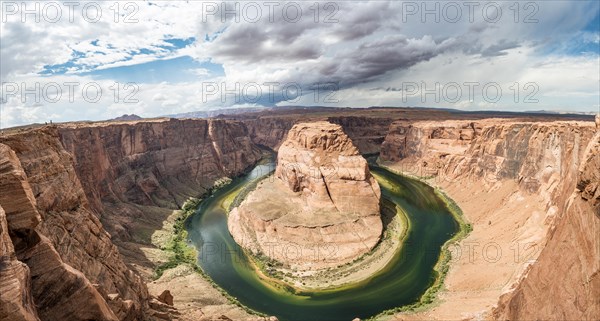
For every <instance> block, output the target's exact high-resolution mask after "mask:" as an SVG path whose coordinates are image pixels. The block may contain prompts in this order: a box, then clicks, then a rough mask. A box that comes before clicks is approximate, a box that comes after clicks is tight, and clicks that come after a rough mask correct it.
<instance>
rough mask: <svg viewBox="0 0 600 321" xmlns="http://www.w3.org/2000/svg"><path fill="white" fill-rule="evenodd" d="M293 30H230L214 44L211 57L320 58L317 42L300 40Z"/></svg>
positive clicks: (256, 27)
mask: <svg viewBox="0 0 600 321" xmlns="http://www.w3.org/2000/svg"><path fill="white" fill-rule="evenodd" d="M284 26H285V25H284ZM265 29H266V30H265ZM290 30H293V28H292V27H290V26H287V27H283V28H279V29H276V28H264V26H261V25H250V26H244V27H243V28H239V27H238V28H230V29H229V30H228V32H227V33H225V34H224V35H223V36H221V37H219V38H218V41H216V42H215V43H214V46H213V47H212V49H211V55H212V56H213V57H218V58H227V59H231V60H237V61H246V62H261V61H270V60H277V61H297V60H307V59H316V58H318V57H320V56H321V50H320V48H319V45H318V42H313V41H310V39H300V38H299V36H300V35H302V33H301V32H300V33H298V32H297V31H290Z"/></svg>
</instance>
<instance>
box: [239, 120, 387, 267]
mask: <svg viewBox="0 0 600 321" xmlns="http://www.w3.org/2000/svg"><path fill="white" fill-rule="evenodd" d="M380 197H381V191H380V189H379V185H378V184H377V182H376V181H375V179H374V178H373V176H372V175H371V174H370V172H369V169H368V165H367V162H366V160H365V159H364V158H363V157H362V156H361V155H360V154H359V152H358V149H357V148H356V147H355V146H354V144H353V143H352V140H350V138H348V136H347V135H346V134H345V133H344V132H343V130H342V128H341V127H340V126H339V125H334V124H331V123H328V122H313V123H300V124H296V125H294V127H293V128H292V129H291V130H290V132H289V133H288V136H287V139H286V141H285V142H284V143H283V144H282V145H281V147H280V148H279V153H278V157H277V168H276V171H275V177H274V178H273V179H268V180H264V181H262V182H261V183H260V184H259V185H258V187H257V188H256V190H255V191H253V192H252V193H250V195H248V197H247V198H246V200H245V201H244V202H243V203H242V204H241V205H240V206H239V207H238V208H236V209H234V210H232V212H231V213H230V216H229V230H230V232H231V234H232V235H233V237H234V239H235V240H236V241H237V242H238V243H239V244H241V245H242V246H245V247H246V248H248V249H250V250H252V251H253V252H254V253H261V254H263V255H266V256H268V257H270V258H272V259H275V260H277V261H280V262H282V263H285V264H289V265H291V266H294V267H297V268H299V269H320V268H324V267H330V266H337V265H340V264H344V263H347V262H350V261H352V260H354V259H356V258H357V257H359V256H360V255H362V254H364V253H366V252H368V251H370V250H371V249H372V248H373V247H374V246H375V245H376V244H377V242H378V241H379V237H380V235H381V231H382V222H381V218H380V213H379V209H380V208H379V201H380Z"/></svg>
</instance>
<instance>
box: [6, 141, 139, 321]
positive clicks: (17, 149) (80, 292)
mask: <svg viewBox="0 0 600 321" xmlns="http://www.w3.org/2000/svg"><path fill="white" fill-rule="evenodd" d="M53 134H55V133H52V132H36V133H33V134H31V135H26V136H22V137H14V136H10V137H8V138H6V139H3V140H2V142H3V143H4V144H0V150H1V152H2V154H0V155H1V159H0V164H1V165H0V176H1V180H0V181H1V182H2V183H1V184H0V204H2V207H3V209H4V211H5V212H6V214H5V215H3V216H2V218H3V219H4V217H5V218H6V220H5V221H6V222H0V223H2V225H3V226H6V227H7V228H6V230H8V234H9V235H10V239H9V240H7V239H6V238H4V237H3V238H2V243H3V244H2V248H3V249H4V250H3V252H5V253H7V254H8V258H9V262H10V264H9V266H8V269H6V267H5V266H4V264H3V265H2V266H1V267H0V270H2V272H1V273H2V278H1V279H3V280H4V282H2V285H3V286H6V288H3V289H2V293H3V295H2V300H1V301H0V302H2V308H1V309H0V311H2V314H3V317H6V318H7V319H9V320H10V319H13V318H15V319H24V320H36V319H37V317H38V316H39V318H40V319H41V320H69V319H76V320H90V319H94V320H117V316H116V315H115V312H114V311H113V310H111V308H110V307H109V303H108V302H107V299H108V298H104V297H102V296H101V294H100V292H99V291H98V290H97V288H96V286H94V285H93V284H92V283H91V282H90V281H89V279H88V277H90V278H91V276H92V275H89V276H88V277H86V276H85V275H84V274H83V273H82V272H81V271H78V270H76V269H75V268H73V267H72V266H71V265H69V262H68V261H69V260H71V261H72V262H75V263H78V264H82V263H88V261H91V262H93V261H94V258H92V257H81V256H80V257H75V255H68V254H70V253H63V254H64V255H63V256H62V257H61V256H60V255H59V253H58V251H57V247H58V246H60V245H63V244H62V243H63V242H60V241H59V242H58V243H53V242H52V241H51V240H50V239H48V238H47V237H46V236H45V235H44V234H43V233H42V231H43V230H45V229H46V227H47V225H46V222H52V221H55V220H61V221H62V222H61V223H62V228H63V229H67V228H70V229H73V228H77V229H79V230H80V231H81V232H82V234H80V237H83V239H84V240H85V241H86V242H89V240H90V239H92V241H91V242H89V243H87V244H92V243H93V241H94V236H95V235H93V234H92V233H91V231H89V230H84V229H85V227H82V228H80V227H79V226H74V225H76V224H75V223H76V222H73V221H66V220H65V221H63V219H64V216H68V215H73V216H79V215H77V214H74V213H73V212H71V211H76V210H77V209H78V208H79V205H77V206H76V208H75V209H73V208H65V207H63V206H64V205H65V202H68V200H67V199H68V198H69V196H70V195H63V194H61V193H60V190H55V189H54V187H56V188H59V187H64V186H62V185H63V184H68V183H67V182H66V180H68V179H69V178H70V173H72V172H73V171H72V167H71V168H70V171H69V169H68V168H66V167H65V166H67V167H68V165H69V163H68V162H67V163H63V162H61V158H60V156H59V155H57V154H55V153H54V151H55V150H54V148H56V147H58V146H60V145H59V144H58V139H57V138H58V136H57V135H53ZM5 144H6V145H5ZM8 146H10V147H8ZM19 156H22V157H21V158H18V157H19ZM69 183H71V184H73V183H75V182H73V181H71V182H69ZM54 184H56V185H55V186H54ZM67 191H69V190H67ZM71 191H72V190H71ZM34 196H35V198H34ZM90 215H91V214H90ZM85 219H86V218H82V219H81V220H80V221H85ZM3 230H5V229H4V228H3ZM3 234H4V231H3ZM48 235H51V234H50V233H49V234H48ZM52 236H53V235H52ZM5 242H7V243H5ZM67 242H68V240H67ZM104 242H106V243H107V246H108V247H109V248H110V249H111V250H112V252H113V253H114V254H115V255H116V256H117V257H118V252H117V251H116V248H115V247H114V246H113V245H112V243H110V240H109V239H108V238H106V239H105V241H104ZM82 247H83V246H82ZM11 248H12V249H11ZM13 250H14V254H13V253H12V251H13ZM5 255H6V254H5ZM5 255H3V260H4V257H5ZM15 256H16V259H17V260H18V261H16V260H15ZM20 262H22V263H20ZM118 263H119V262H110V263H109V264H116V265H118ZM120 263H121V264H123V263H122V261H121V262H120ZM25 266H26V267H25ZM123 267H124V265H123ZM86 271H87V272H90V270H86ZM103 271H104V272H108V270H103ZM109 273H110V272H109ZM10 274H13V275H15V279H13V282H8V283H7V282H5V280H6V276H7V275H8V276H9V275H10ZM98 281H101V280H98ZM128 284H129V281H128V282H127V285H128ZM107 285H108V283H107ZM4 293H12V294H16V293H21V294H22V296H21V297H20V298H22V301H21V302H20V303H19V302H6V301H4V300H5V297H4ZM16 298H19V297H18V296H17V297H16ZM136 298H137V295H136ZM7 299H8V300H11V299H15V297H8V296H7ZM32 302H33V304H31V303H32ZM116 303H119V304H120V303H123V302H121V301H120V302H116ZM136 303H137V305H136V306H133V304H132V306H131V308H130V309H127V310H126V311H119V312H121V313H120V317H121V318H122V319H124V320H133V319H135V318H136V317H137V316H139V315H141V309H142V308H143V306H142V304H140V303H139V300H136Z"/></svg>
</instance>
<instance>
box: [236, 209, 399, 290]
mask: <svg viewBox="0 0 600 321" xmlns="http://www.w3.org/2000/svg"><path fill="white" fill-rule="evenodd" d="M382 219H383V220H384V221H385V222H386V224H385V229H384V232H383V235H382V238H381V240H380V242H379V243H378V244H377V245H376V246H375V248H374V249H373V250H372V251H371V252H369V253H366V254H364V255H362V256H361V257H359V258H357V259H356V260H354V261H352V262H350V263H347V264H344V265H342V266H338V267H335V268H328V269H325V270H318V271H297V270H293V269H290V268H289V267H284V266H282V265H281V264H280V263H279V262H275V261H273V260H270V259H268V258H267V257H265V256H258V255H254V254H252V253H251V252H250V251H245V252H246V255H247V256H248V257H249V258H250V259H251V263H252V265H253V268H254V270H255V272H256V273H257V274H258V275H259V276H260V277H261V279H263V280H264V281H265V282H269V283H272V284H273V285H274V286H276V287H278V288H280V289H282V290H286V291H289V292H292V293H296V294H302V293H310V292H315V291H320V292H327V291H340V290H343V289H344V288H345V287H348V286H354V285H356V283H358V282H361V281H364V280H366V279H368V278H371V277H373V275H375V274H376V273H379V272H381V271H383V270H384V269H385V267H386V266H387V265H388V264H389V263H390V262H391V261H392V259H393V258H394V257H395V256H396V255H397V254H398V252H399V251H400V250H401V248H402V244H403V243H404V241H405V239H406V236H407V234H408V231H409V230H410V221H409V220H408V217H407V215H406V212H405V211H404V209H402V208H401V207H400V206H396V205H395V204H394V203H392V202H390V201H384V204H383V206H382Z"/></svg>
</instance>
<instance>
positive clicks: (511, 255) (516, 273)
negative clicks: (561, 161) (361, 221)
mask: <svg viewBox="0 0 600 321" xmlns="http://www.w3.org/2000/svg"><path fill="white" fill-rule="evenodd" d="M391 167H392V168H393V167H394V166H391ZM397 169H399V167H398V168H397ZM430 183H431V184H432V185H437V186H440V187H441V188H442V189H443V190H444V191H445V192H446V193H447V194H448V195H449V196H450V197H451V198H452V199H454V200H455V201H456V202H457V204H458V205H459V206H460V208H461V209H462V210H463V212H464V215H465V217H466V219H467V221H468V222H469V223H471V224H472V225H473V231H472V232H471V233H470V234H469V235H468V236H467V237H466V238H465V239H464V240H462V241H461V242H460V243H459V244H458V245H457V246H451V247H450V250H451V252H452V261H451V264H450V270H449V273H448V275H447V277H446V280H445V282H444V290H443V291H440V292H439V294H438V301H437V302H436V303H435V304H434V306H433V307H429V308H427V309H424V310H423V311H421V312H417V313H411V314H398V315H396V316H394V317H393V318H392V319H396V320H465V319H475V320H486V319H489V313H490V311H491V309H492V308H493V307H494V305H495V304H497V302H498V298H499V297H500V295H501V294H502V293H504V292H506V291H507V290H509V289H510V288H511V287H512V286H513V285H515V282H516V281H517V280H519V278H520V276H521V274H522V272H523V271H524V270H525V268H526V266H527V265H528V264H530V263H531V262H533V261H534V260H535V259H536V258H537V257H538V255H539V253H540V251H541V249H542V248H543V246H544V243H545V236H546V234H547V232H548V228H549V224H548V219H547V215H551V214H552V213H553V211H554V209H552V208H550V209H549V210H548V211H546V209H545V206H542V205H541V204H547V203H548V202H547V200H544V197H543V196H542V195H525V194H523V193H521V192H520V191H519V189H518V186H517V183H516V182H515V181H503V182H497V183H495V184H493V185H492V186H490V187H489V188H484V187H483V186H479V187H477V188H474V187H475V186H473V184H475V182H465V181H459V182H436V181H435V179H432V180H431V182H430Z"/></svg>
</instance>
